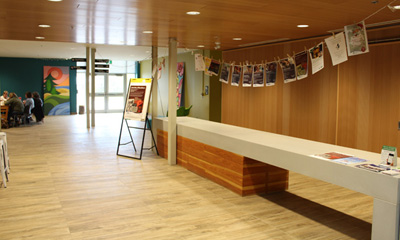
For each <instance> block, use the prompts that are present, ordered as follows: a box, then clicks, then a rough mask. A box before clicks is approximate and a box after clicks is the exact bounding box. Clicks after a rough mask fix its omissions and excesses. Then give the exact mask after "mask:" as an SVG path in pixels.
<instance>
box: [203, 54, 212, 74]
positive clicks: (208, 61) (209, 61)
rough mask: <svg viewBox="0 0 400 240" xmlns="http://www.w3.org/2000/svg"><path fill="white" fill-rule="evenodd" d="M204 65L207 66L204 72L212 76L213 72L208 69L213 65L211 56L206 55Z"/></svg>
mask: <svg viewBox="0 0 400 240" xmlns="http://www.w3.org/2000/svg"><path fill="white" fill-rule="evenodd" d="M204 65H205V66H204V68H205V70H204V73H205V74H206V75H208V76H212V74H211V72H210V71H208V69H209V68H210V65H211V58H208V57H204Z"/></svg>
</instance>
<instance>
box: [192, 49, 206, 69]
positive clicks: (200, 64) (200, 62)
mask: <svg viewBox="0 0 400 240" xmlns="http://www.w3.org/2000/svg"><path fill="white" fill-rule="evenodd" d="M194 62H195V70H196V71H204V70H205V69H206V66H205V63H204V59H203V55H201V54H200V53H196V54H195V55H194Z"/></svg>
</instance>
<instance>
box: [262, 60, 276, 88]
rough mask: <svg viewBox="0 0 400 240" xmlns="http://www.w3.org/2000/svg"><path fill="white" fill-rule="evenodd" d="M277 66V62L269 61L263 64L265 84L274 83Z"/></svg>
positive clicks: (270, 84) (271, 84)
mask: <svg viewBox="0 0 400 240" xmlns="http://www.w3.org/2000/svg"><path fill="white" fill-rule="evenodd" d="M277 68H278V63H277V62H269V63H267V64H265V80H266V85H267V86H273V85H275V82H276V69H277Z"/></svg>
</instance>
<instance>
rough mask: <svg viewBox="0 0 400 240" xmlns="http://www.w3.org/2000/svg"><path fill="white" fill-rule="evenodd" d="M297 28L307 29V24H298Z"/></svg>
mask: <svg viewBox="0 0 400 240" xmlns="http://www.w3.org/2000/svg"><path fill="white" fill-rule="evenodd" d="M297 27H298V28H308V27H309V26H308V25H307V24H300V25H297Z"/></svg>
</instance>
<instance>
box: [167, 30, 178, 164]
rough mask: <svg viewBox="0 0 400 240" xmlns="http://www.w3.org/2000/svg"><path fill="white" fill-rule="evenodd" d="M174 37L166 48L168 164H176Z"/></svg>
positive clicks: (175, 55) (175, 63)
mask: <svg viewBox="0 0 400 240" xmlns="http://www.w3.org/2000/svg"><path fill="white" fill-rule="evenodd" d="M176 46H177V44H176V39H175V38H170V39H169V48H168V52H169V53H168V62H169V63H168V74H169V79H168V82H169V84H168V164H169V165H176V66H177V48H176Z"/></svg>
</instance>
